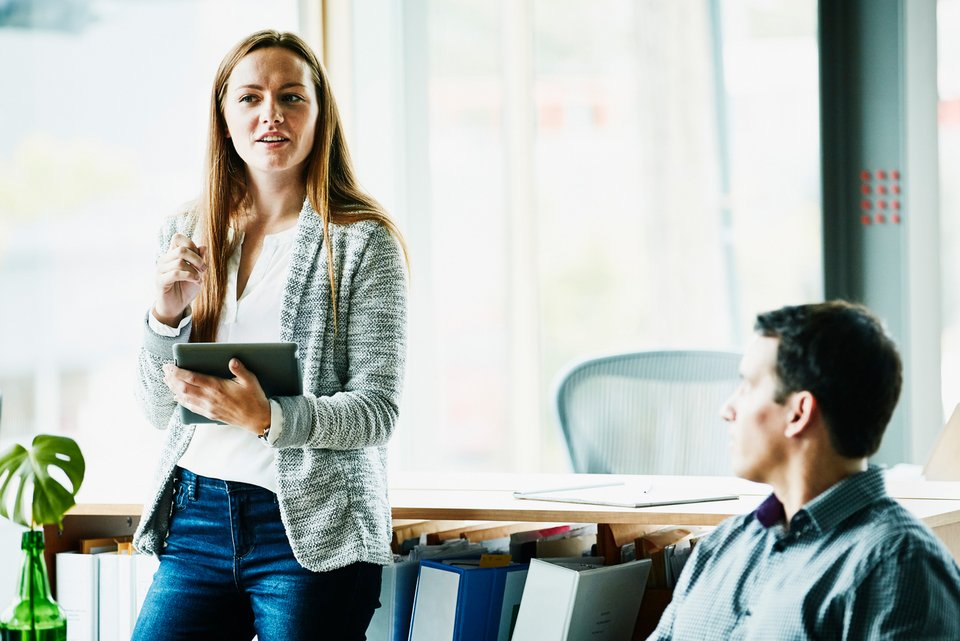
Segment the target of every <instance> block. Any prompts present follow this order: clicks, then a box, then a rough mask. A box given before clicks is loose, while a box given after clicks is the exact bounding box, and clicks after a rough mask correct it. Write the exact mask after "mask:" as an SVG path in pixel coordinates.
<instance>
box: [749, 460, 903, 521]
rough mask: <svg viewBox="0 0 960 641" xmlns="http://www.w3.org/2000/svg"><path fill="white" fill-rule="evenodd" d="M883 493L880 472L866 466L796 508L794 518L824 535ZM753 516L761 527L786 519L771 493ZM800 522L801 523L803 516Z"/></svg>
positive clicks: (877, 468) (775, 497)
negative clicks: (803, 521)
mask: <svg viewBox="0 0 960 641" xmlns="http://www.w3.org/2000/svg"><path fill="white" fill-rule="evenodd" d="M886 493H887V488H886V483H885V482H884V480H883V470H882V469H881V468H879V467H877V466H870V468H869V469H867V470H866V471H864V472H857V473H856V474H853V475H851V476H848V477H847V478H845V479H843V480H842V481H840V482H839V483H835V484H834V485H832V486H831V487H830V488H828V489H827V490H826V491H825V492H823V493H821V494H820V495H819V496H817V497H815V498H814V499H813V500H811V501H810V502H808V503H807V504H806V505H804V506H803V507H802V508H800V510H798V511H797V514H795V515H794V519H796V517H797V516H800V515H805V518H806V519H808V520H809V521H810V524H811V525H812V526H813V527H815V528H816V529H817V530H819V531H820V532H826V531H829V530H832V529H833V528H835V527H836V526H838V525H839V524H840V523H842V522H843V521H844V520H845V519H846V518H847V517H848V516H850V515H851V514H854V513H855V512H857V511H859V510H860V509H862V508H864V507H866V506H867V505H869V504H871V503H873V502H874V501H876V500H877V499H879V498H882V497H883V496H886ZM755 514H756V516H757V520H758V521H759V522H760V524H761V525H762V526H763V527H765V528H769V527H771V526H773V525H776V524H777V523H780V522H782V521H783V519H784V517H785V516H786V513H785V512H784V509H783V503H781V502H780V500H779V499H778V498H777V496H776V495H775V494H771V495H770V496H768V497H767V498H766V500H764V501H763V503H761V504H760V506H759V507H758V508H757V509H756V512H755ZM801 520H804V517H803V516H801Z"/></svg>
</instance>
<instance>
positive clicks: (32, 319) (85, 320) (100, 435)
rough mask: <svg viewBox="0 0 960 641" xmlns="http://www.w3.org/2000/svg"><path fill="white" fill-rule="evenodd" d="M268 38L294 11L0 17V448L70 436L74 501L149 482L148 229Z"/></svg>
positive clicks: (283, 6)
mask: <svg viewBox="0 0 960 641" xmlns="http://www.w3.org/2000/svg"><path fill="white" fill-rule="evenodd" d="M265 17H266V18H269V20H270V21H271V23H270V24H269V25H265V24H264V20H265ZM146 25H149V28H147V27H146ZM265 26H270V27H276V28H281V29H291V30H295V29H296V28H297V26H298V25H297V3H296V2H295V0H289V1H287V2H279V3H273V4H271V9H270V12H269V15H268V16H265V12H264V9H263V5H262V3H260V2H256V1H255V0H239V1H238V0H194V1H191V2H161V1H156V2H122V1H119V0H117V1H108V0H81V1H79V2H76V1H73V2H66V1H64V0H59V1H52V0H43V1H42V2H41V1H40V0H35V1H30V0H13V1H12V2H10V1H8V2H0V68H2V74H3V78H4V90H3V91H2V92H0V113H2V114H3V115H4V119H5V121H6V126H5V128H4V135H3V137H2V139H0V301H2V303H0V354H2V356H0V390H2V392H3V416H2V430H0V439H2V440H3V441H4V443H3V445H4V446H6V445H7V444H8V443H9V442H10V441H12V440H17V441H29V437H30V435H32V434H33V433H36V432H54V433H62V434H66V435H68V436H71V437H73V438H75V439H76V440H77V441H78V442H79V443H80V446H81V448H82V449H83V452H84V455H85V456H86V458H87V476H86V480H85V482H84V486H83V488H82V489H81V491H80V498H81V500H83V497H84V496H93V497H97V498H99V499H101V500H102V499H103V498H104V497H111V498H112V499H114V500H117V501H130V502H139V501H142V500H143V497H144V496H146V494H147V492H148V490H149V488H150V486H151V484H152V476H153V462H154V461H156V457H157V452H158V450H159V443H160V439H161V434H160V433H159V432H156V431H155V430H153V428H151V427H149V426H148V425H147V424H146V422H145V420H144V419H143V418H142V413H141V412H140V410H139V408H138V407H137V405H136V401H135V400H134V384H135V380H136V379H135V376H136V362H135V355H136V352H137V349H138V347H139V344H140V336H141V332H142V323H143V314H144V312H145V310H146V309H147V307H148V306H149V304H150V302H151V300H152V297H153V290H152V288H153V256H154V255H155V253H156V251H157V249H158V248H157V247H156V245H155V239H156V235H157V230H158V229H159V225H160V221H161V220H162V218H163V217H165V216H169V215H171V214H173V213H175V212H176V211H178V207H181V206H182V203H185V202H186V201H188V200H190V199H191V198H193V197H195V196H196V195H197V193H198V192H199V188H200V178H201V166H202V161H203V153H204V149H205V145H206V135H207V134H206V127H207V110H208V108H209V107H208V99H209V98H208V96H209V92H210V85H211V83H212V81H213V75H214V72H215V71H216V67H217V64H218V63H219V61H220V58H221V57H222V56H223V54H224V53H225V52H226V51H227V49H229V47H230V46H232V45H233V44H234V43H235V42H236V41H237V40H239V39H240V38H242V37H243V36H245V35H247V34H248V33H251V32H253V31H255V30H257V29H261V28H264V27H265Z"/></svg>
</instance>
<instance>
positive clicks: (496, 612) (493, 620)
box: [409, 560, 529, 641]
mask: <svg viewBox="0 0 960 641" xmlns="http://www.w3.org/2000/svg"><path fill="white" fill-rule="evenodd" d="M528 568H529V566H527V565H520V564H511V565H506V566H501V567H495V568H481V567H479V565H473V564H467V562H464V561H462V560H461V561H453V562H448V563H440V562H437V561H429V560H426V561H421V562H420V569H419V575H418V577H417V592H416V595H415V596H414V602H413V615H412V617H411V621H410V637H409V641H499V640H501V639H509V633H510V627H511V624H512V622H513V620H515V618H516V615H515V612H516V610H517V608H518V607H519V604H520V597H521V596H522V594H523V582H524V580H525V579H526V573H527V570H528ZM505 596H506V601H505Z"/></svg>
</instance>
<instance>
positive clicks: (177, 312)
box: [153, 234, 207, 327]
mask: <svg viewBox="0 0 960 641" xmlns="http://www.w3.org/2000/svg"><path fill="white" fill-rule="evenodd" d="M206 253H207V248H206V246H205V245H201V246H199V247H198V246H197V245H195V244H193V241H192V240H190V238H188V237H187V236H185V235H183V234H174V235H173V238H171V239H170V249H168V250H167V252H166V253H165V254H162V255H161V256H160V258H158V259H157V278H156V283H157V300H156V302H155V303H154V305H153V314H154V316H156V317H157V320H158V321H160V322H161V323H163V324H164V325H168V326H170V327H176V326H177V325H178V324H179V323H180V320H181V319H182V318H183V313H184V311H185V310H186V309H187V307H188V306H189V305H190V303H192V302H193V299H194V298H196V297H197V294H199V293H200V285H201V284H202V283H203V275H204V273H205V272H206V271H207V264H206V262H204V256H206Z"/></svg>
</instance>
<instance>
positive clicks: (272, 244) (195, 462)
mask: <svg viewBox="0 0 960 641" xmlns="http://www.w3.org/2000/svg"><path fill="white" fill-rule="evenodd" d="M295 233H296V225H294V226H293V227H290V228H289V229H286V230H284V231H281V232H278V233H276V234H268V235H266V236H264V237H263V247H262V248H261V250H260V255H259V256H258V257H257V262H256V263H255V264H254V266H253V270H252V271H251V272H250V278H249V280H248V281H247V286H246V287H245V288H244V290H243V295H242V296H241V297H240V299H239V300H238V299H237V273H238V271H239V269H240V255H241V252H242V250H243V239H242V238H241V242H240V245H238V246H237V250H236V251H235V252H234V253H233V255H232V256H231V257H230V261H229V262H228V264H227V292H226V296H225V298H224V304H223V312H222V314H221V316H220V327H219V329H218V331H217V342H218V343H266V342H277V341H279V340H280V308H281V304H282V302H283V300H282V298H283V291H284V284H285V283H286V280H287V270H288V268H289V266H290V255H291V252H292V250H293V238H294V235H295ZM188 320H189V317H187V318H185V319H184V320H183V321H182V322H181V323H180V327H178V328H172V327H168V326H166V325H164V324H162V323H160V322H159V321H157V320H156V319H155V318H154V317H153V314H151V315H150V327H151V328H153V330H154V331H155V332H157V333H158V334H162V335H165V336H176V335H178V334H179V333H180V329H181V328H182V327H183V326H184V325H185V324H186V323H187V321H188ZM270 413H271V424H270V435H269V436H270V438H269V440H270V444H272V443H273V442H275V441H276V439H277V438H278V437H279V436H280V432H281V431H282V429H283V415H282V412H281V410H280V404H279V403H277V402H276V401H272V400H271V401H270ZM241 462H242V463H241ZM178 465H180V467H183V468H186V469H188V470H190V471H191V472H193V473H194V474H199V475H201V476H208V477H211V478H217V479H223V480H225V481H240V482H243V483H251V484H253V485H259V486H260V487H265V488H267V489H268V490H270V491H272V492H276V491H277V482H276V470H275V468H276V461H275V454H274V449H273V448H272V447H270V446H269V444H268V443H264V441H263V439H260V438H257V436H256V435H255V434H253V433H252V432H250V431H248V430H245V429H243V428H241V427H237V426H234V425H216V424H205V425H198V426H197V428H196V430H195V432H194V434H193V439H192V440H191V441H190V446H189V447H188V448H187V451H186V453H185V454H184V455H183V457H181V459H180V462H179V463H178Z"/></svg>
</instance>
